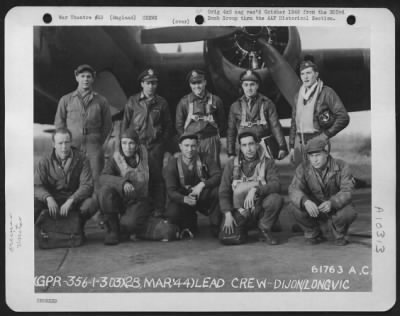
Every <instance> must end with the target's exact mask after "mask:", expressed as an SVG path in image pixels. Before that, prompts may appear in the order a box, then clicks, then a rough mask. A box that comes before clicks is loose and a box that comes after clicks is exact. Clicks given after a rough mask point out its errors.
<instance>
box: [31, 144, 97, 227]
mask: <svg viewBox="0 0 400 316" xmlns="http://www.w3.org/2000/svg"><path fill="white" fill-rule="evenodd" d="M71 150H72V154H71V157H70V158H69V159H68V160H67V162H66V164H65V166H64V167H62V165H61V163H60V162H59V160H58V159H57V157H56V154H55V152H54V150H53V151H52V152H51V154H49V155H47V156H45V157H43V158H42V159H41V160H40V161H39V164H38V166H37V168H36V171H35V177H34V183H35V188H34V211H35V214H34V218H35V221H36V219H37V218H38V216H39V215H40V213H41V211H42V210H44V209H47V208H48V207H47V200H46V199H47V198H48V197H50V196H51V197H53V198H54V200H55V201H56V202H57V204H58V206H59V207H61V205H63V204H64V203H65V201H66V200H67V199H69V198H70V197H73V199H74V202H73V204H72V210H73V211H79V212H80V215H81V218H82V219H83V221H86V220H88V219H89V218H90V217H91V215H92V214H90V212H89V210H87V209H85V208H84V206H85V205H88V203H89V202H90V200H91V198H90V197H91V195H92V193H93V179H92V172H91V170H90V167H89V161H88V160H87V158H86V157H85V155H84V154H83V153H82V152H80V151H79V150H77V149H75V148H73V149H71Z"/></svg>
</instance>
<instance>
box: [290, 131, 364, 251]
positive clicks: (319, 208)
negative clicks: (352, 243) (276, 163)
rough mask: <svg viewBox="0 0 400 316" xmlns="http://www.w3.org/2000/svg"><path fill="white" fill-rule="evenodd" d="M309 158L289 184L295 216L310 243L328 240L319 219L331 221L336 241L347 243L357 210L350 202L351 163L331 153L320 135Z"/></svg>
mask: <svg viewBox="0 0 400 316" xmlns="http://www.w3.org/2000/svg"><path fill="white" fill-rule="evenodd" d="M305 149H306V153H307V155H308V160H309V161H306V162H303V163H302V164H301V165H299V166H298V167H297V169H296V174H295V176H294V178H293V181H292V183H291V185H290V186H289V197H290V199H291V201H292V203H293V205H294V208H293V211H294V215H295V218H296V219H297V221H298V222H299V224H300V226H301V227H302V228H303V230H304V236H305V238H306V242H307V243H308V244H312V245H313V244H317V243H319V242H321V241H324V240H325V237H324V236H323V235H322V233H321V229H320V222H321V221H325V222H328V225H329V226H330V228H331V230H332V233H333V235H334V237H335V244H336V245H339V246H344V245H346V244H347V243H348V241H347V239H346V234H347V231H348V229H349V226H350V225H351V223H352V222H353V221H354V220H355V218H356V217H357V213H356V212H355V210H354V207H353V205H352V203H351V201H352V191H353V188H354V184H353V181H352V174H351V172H350V168H349V166H348V165H347V164H346V163H345V162H344V161H342V160H339V159H334V158H332V157H331V156H330V155H329V145H328V142H327V141H326V140H323V139H321V138H313V139H311V140H310V141H309V142H308V143H307V145H306V147H305Z"/></svg>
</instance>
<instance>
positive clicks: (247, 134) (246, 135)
mask: <svg viewBox="0 0 400 316" xmlns="http://www.w3.org/2000/svg"><path fill="white" fill-rule="evenodd" d="M249 136H251V137H253V139H254V141H255V142H256V143H259V142H260V140H259V139H258V137H257V135H256V134H255V133H253V132H251V131H244V132H241V133H240V134H239V135H238V142H239V144H240V140H241V139H242V138H245V137H249Z"/></svg>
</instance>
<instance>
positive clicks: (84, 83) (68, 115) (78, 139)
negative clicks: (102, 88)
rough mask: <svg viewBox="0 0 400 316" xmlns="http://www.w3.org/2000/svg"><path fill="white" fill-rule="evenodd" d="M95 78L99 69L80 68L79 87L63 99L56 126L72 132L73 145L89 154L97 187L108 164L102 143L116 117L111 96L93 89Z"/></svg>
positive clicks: (60, 103)
mask: <svg viewBox="0 0 400 316" xmlns="http://www.w3.org/2000/svg"><path fill="white" fill-rule="evenodd" d="M95 77H96V72H95V70H94V69H93V68H92V67H91V66H89V65H80V66H78V68H76V70H75V79H76V81H77V83H78V88H77V89H76V90H75V91H73V92H71V93H69V94H67V95H64V96H63V97H62V98H61V99H60V102H59V103H58V108H57V113H56V117H55V120H54V125H55V128H56V129H59V128H68V129H69V130H70V131H71V133H72V145H73V146H74V147H76V148H77V149H79V150H81V151H83V152H84V153H85V154H86V156H87V158H88V160H89V163H90V168H91V170H92V175H93V179H94V182H95V187H97V185H98V178H99V175H100V172H101V170H102V169H103V165H104V154H103V148H102V146H103V143H104V141H105V139H106V138H107V135H108V133H109V132H110V130H111V127H112V120H111V112H110V106H109V104H108V101H107V99H106V98H105V97H103V96H102V95H100V94H98V93H97V92H94V91H93V90H92V86H93V82H94V80H95Z"/></svg>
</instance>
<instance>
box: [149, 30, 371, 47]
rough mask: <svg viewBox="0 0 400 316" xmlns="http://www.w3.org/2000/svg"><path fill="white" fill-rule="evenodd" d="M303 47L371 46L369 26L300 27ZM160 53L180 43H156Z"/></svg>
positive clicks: (193, 43)
mask: <svg viewBox="0 0 400 316" xmlns="http://www.w3.org/2000/svg"><path fill="white" fill-rule="evenodd" d="M298 30H299V33H300V38H301V46H302V48H303V49H317V48H369V47H370V32H369V29H368V28H357V27H353V26H346V27H298ZM181 47H182V52H184V53H189V52H199V51H201V50H202V49H203V42H202V41H201V42H192V43H182V44H181ZM156 48H157V50H158V51H159V52H160V53H175V52H176V51H177V48H178V44H156Z"/></svg>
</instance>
